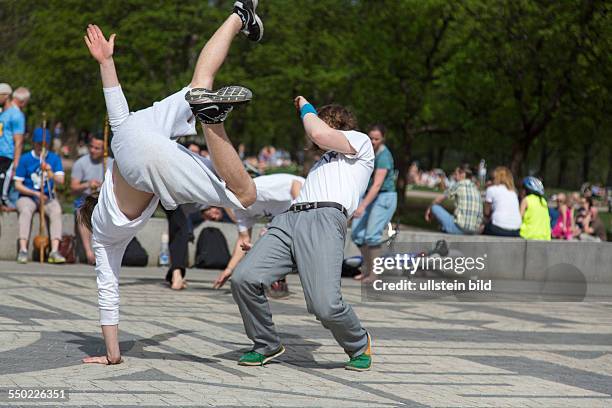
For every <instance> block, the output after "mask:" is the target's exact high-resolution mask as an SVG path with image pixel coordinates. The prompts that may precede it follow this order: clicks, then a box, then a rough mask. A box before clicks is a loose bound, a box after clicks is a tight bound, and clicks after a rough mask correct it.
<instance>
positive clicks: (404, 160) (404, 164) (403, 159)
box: [397, 120, 414, 208]
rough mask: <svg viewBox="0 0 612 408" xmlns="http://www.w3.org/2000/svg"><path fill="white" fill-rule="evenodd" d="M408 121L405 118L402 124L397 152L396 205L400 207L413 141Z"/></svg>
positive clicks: (402, 200)
mask: <svg viewBox="0 0 612 408" xmlns="http://www.w3.org/2000/svg"><path fill="white" fill-rule="evenodd" d="M409 123H410V122H409V121H408V120H406V121H405V122H404V126H403V132H402V134H403V140H402V147H403V148H402V150H401V152H398V153H399V154H398V159H399V160H398V162H397V164H398V166H397V169H398V172H399V176H398V177H397V194H398V207H399V208H402V206H403V205H404V203H405V201H406V187H407V185H406V175H407V174H408V169H409V168H410V161H411V160H412V142H413V141H414V133H413V132H412V129H411V128H410V125H409Z"/></svg>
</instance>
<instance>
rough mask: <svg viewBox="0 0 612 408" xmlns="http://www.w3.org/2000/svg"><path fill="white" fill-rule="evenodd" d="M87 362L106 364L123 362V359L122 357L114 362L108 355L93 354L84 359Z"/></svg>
mask: <svg viewBox="0 0 612 408" xmlns="http://www.w3.org/2000/svg"><path fill="white" fill-rule="evenodd" d="M82 361H83V363H85V364H104V365H115V364H121V363H123V359H122V358H121V357H120V358H119V360H118V361H116V362H112V361H110V360H109V359H108V357H107V356H92V357H85V358H84V359H83V360H82Z"/></svg>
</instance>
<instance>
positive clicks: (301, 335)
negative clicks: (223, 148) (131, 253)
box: [0, 262, 612, 407]
mask: <svg viewBox="0 0 612 408" xmlns="http://www.w3.org/2000/svg"><path fill="white" fill-rule="evenodd" d="M162 275H163V271H162V270H161V269H160V268H147V269H125V270H124V271H123V276H122V280H121V294H122V310H121V314H122V322H121V325H120V329H121V347H122V349H123V353H124V356H125V360H126V362H125V364H121V365H117V366H100V365H84V364H81V362H80V359H81V358H82V357H84V356H86V355H89V354H95V353H101V352H103V351H104V347H103V343H102V339H101V335H100V327H99V326H98V322H97V318H98V312H97V307H96V291H95V276H94V273H93V270H92V269H91V268H88V267H85V266H61V267H60V266H44V267H42V268H41V267H39V265H37V264H29V265H26V266H21V265H16V264H14V263H12V262H0V393H1V394H3V395H2V398H3V399H4V402H3V401H2V400H0V406H6V405H10V404H9V403H8V402H7V400H6V393H7V392H8V390H9V389H13V388H46V389H49V388H63V389H67V390H69V392H70V400H69V401H68V402H64V403H61V405H62V406H64V405H67V406H69V405H71V406H102V405H104V406H168V405H176V406H223V407H233V406H240V407H242V406H248V407H270V406H285V407H319V406H324V407H362V406H376V407H395V406H409V407H553V406H554V407H610V406H612V396H611V395H612V313H611V312H612V305H611V304H594V303H590V304H589V303H574V304H559V303H556V304H555V303H532V304H524V303H514V304H509V303H506V304H502V303H488V304H468V303H404V304H399V303H362V302H361V295H360V289H359V286H358V285H356V284H355V283H354V282H352V281H350V280H345V281H344V282H343V286H344V294H345V298H346V300H347V301H348V302H350V303H352V304H354V305H355V309H356V310H357V313H358V314H359V316H360V317H361V319H362V320H363V323H364V325H365V326H366V327H367V328H368V329H369V330H370V331H371V332H372V334H373V337H374V346H375V348H374V352H375V355H374V361H375V366H374V369H373V371H371V372H368V373H354V372H349V371H345V370H344V369H343V368H342V363H343V362H344V361H345V359H346V356H345V355H344V354H343V352H342V350H341V349H340V348H339V347H338V346H337V345H336V344H335V343H334V341H333V339H332V338H331V336H330V335H329V333H328V332H327V331H326V330H325V329H323V328H322V327H321V326H320V325H319V324H318V322H317V321H316V320H315V319H314V318H313V317H311V316H309V315H308V314H307V313H306V310H305V305H304V300H303V297H302V293H301V288H300V286H299V282H298V279H297V277H296V276H294V275H293V276H290V277H289V282H290V286H291V290H292V292H293V295H292V296H291V298H290V299H288V300H283V301H274V302H273V304H272V309H273V312H274V314H275V321H276V324H277V327H278V329H279V331H280V332H281V335H282V338H283V341H284V343H285V345H286V346H287V353H286V354H285V355H283V356H282V357H281V358H280V359H279V362H277V363H274V364H269V365H268V366H266V367H254V368H244V367H239V366H238V365H236V359H237V358H238V356H239V355H240V351H243V350H246V349H248V347H249V343H248V339H247V338H246V336H245V335H244V333H243V328H242V322H241V320H240V316H239V314H238V310H237V307H236V306H235V305H234V303H233V301H232V298H231V295H230V293H229V291H228V290H221V291H213V290H211V289H210V287H211V282H212V279H213V277H214V276H215V275H216V273H215V272H214V271H202V270H190V271H189V272H188V277H189V278H190V280H189V282H190V286H189V289H188V290H186V291H184V292H181V293H177V292H174V291H171V290H169V289H167V288H166V287H165V286H164V285H163V284H162V283H161V281H160V277H162ZM20 404H21V405H23V406H28V404H26V403H20ZM38 404H40V403H38ZM48 404H49V405H53V406H57V405H60V403H58V402H54V403H48Z"/></svg>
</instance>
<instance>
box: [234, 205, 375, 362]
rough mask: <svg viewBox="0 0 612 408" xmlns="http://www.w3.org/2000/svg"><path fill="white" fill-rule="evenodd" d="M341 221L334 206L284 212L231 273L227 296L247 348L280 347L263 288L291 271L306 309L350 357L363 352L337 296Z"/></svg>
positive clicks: (359, 333)
mask: <svg viewBox="0 0 612 408" xmlns="http://www.w3.org/2000/svg"><path fill="white" fill-rule="evenodd" d="M345 237H346V217H345V216H344V215H343V214H342V212H340V211H338V210H337V209H335V208H319V209H315V210H309V211H301V212H297V213H294V212H286V213H283V214H280V215H277V216H276V217H274V220H273V221H272V223H271V224H270V226H269V229H268V232H266V234H265V235H264V236H263V237H261V238H260V239H259V240H258V241H257V242H256V243H255V245H254V246H253V248H252V249H251V250H250V251H249V252H248V254H247V255H246V257H245V259H243V260H242V262H240V264H239V265H238V267H237V268H236V270H235V271H234V273H233V275H232V294H233V295H234V299H235V301H236V303H237V304H238V308H239V309H240V314H241V315H242V320H243V322H244V329H245V331H246V334H247V336H248V337H249V338H250V339H251V340H252V341H253V343H254V348H253V350H254V351H256V352H258V353H261V354H269V353H270V352H272V351H274V350H276V349H277V348H278V347H279V346H280V344H281V343H280V338H279V337H278V334H277V333H276V330H275V328H274V323H273V322H272V314H271V313H270V305H269V304H268V300H267V298H266V296H265V294H264V288H265V287H269V286H270V285H271V284H272V283H273V282H275V281H277V280H279V279H281V278H283V277H285V276H286V275H287V274H288V273H290V272H291V271H292V270H293V269H294V267H297V270H298V273H299V276H300V280H301V282H302V287H303V289H304V297H305V298H306V306H307V307H308V311H309V312H310V313H312V314H314V315H315V316H316V317H317V319H318V320H319V321H320V322H321V323H322V324H323V326H324V327H325V328H327V329H329V330H331V332H332V335H333V336H334V338H335V339H336V341H337V342H338V343H339V344H340V346H342V348H343V349H344V351H345V352H346V353H347V354H348V355H349V356H351V357H353V356H356V355H359V354H361V353H363V352H364V351H365V349H366V347H367V334H366V331H365V330H364V328H363V327H362V326H361V322H360V321H359V319H358V318H357V315H356V314H355V312H354V311H353V309H352V308H351V307H350V306H349V305H347V304H346V303H344V301H343V300H342V294H341V293H340V276H341V273H342V260H343V258H344V241H345Z"/></svg>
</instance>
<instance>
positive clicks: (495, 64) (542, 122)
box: [454, 0, 609, 175]
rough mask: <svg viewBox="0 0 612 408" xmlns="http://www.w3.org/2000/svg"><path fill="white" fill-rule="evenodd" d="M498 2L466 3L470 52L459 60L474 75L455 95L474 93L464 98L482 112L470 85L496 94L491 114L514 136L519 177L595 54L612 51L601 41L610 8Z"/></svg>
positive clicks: (590, 3) (591, 0)
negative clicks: (536, 142) (538, 139)
mask: <svg viewBox="0 0 612 408" xmlns="http://www.w3.org/2000/svg"><path fill="white" fill-rule="evenodd" d="M496 5H497V7H491V6H490V3H488V2H467V3H463V4H462V6H461V7H462V8H463V10H465V12H466V15H467V16H469V17H471V18H470V24H469V25H467V26H466V27H467V30H466V31H465V37H464V38H463V41H465V49H464V51H467V52H462V53H461V54H460V59H459V60H457V61H455V62H454V64H455V66H456V67H459V66H461V67H463V69H464V70H466V71H467V72H468V74H467V79H468V80H467V81H462V82H460V83H457V88H456V94H457V95H468V97H467V98H461V96H460V97H459V99H461V100H462V104H463V106H464V108H465V109H466V111H471V113H472V115H475V116H477V117H478V116H479V115H478V109H479V106H482V103H483V99H482V96H481V95H480V96H478V95H474V93H473V92H470V90H469V89H468V88H471V89H473V88H474V87H480V89H479V90H482V91H484V94H485V95H491V96H492V97H491V98H490V99H489V100H486V99H485V102H488V104H489V107H488V109H487V110H488V111H489V112H490V115H487V116H489V117H490V118H494V120H495V122H498V123H501V125H502V126H503V127H505V130H503V129H502V131H501V133H504V134H506V135H508V136H510V137H511V138H512V146H511V154H510V167H511V170H512V171H513V173H514V174H515V175H520V174H521V173H522V165H523V162H524V161H525V159H526V158H527V154H528V152H529V149H530V147H531V146H532V145H533V143H534V142H535V141H536V139H537V138H538V137H539V136H540V135H541V134H542V133H543V132H544V131H545V130H546V128H547V127H548V126H549V125H550V123H551V122H552V121H553V120H554V119H555V116H556V115H557V114H558V113H559V109H560V107H561V106H563V105H564V104H566V103H568V99H569V94H570V93H571V92H572V90H573V89H574V88H581V87H582V84H581V83H580V80H581V79H582V78H583V77H581V75H580V74H581V72H584V71H588V67H589V65H590V64H592V61H591V59H592V58H595V59H602V58H606V57H605V53H606V52H607V53H608V54H609V49H607V51H606V48H605V47H603V45H604V43H602V40H603V39H604V37H603V34H604V30H605V29H606V25H607V24H609V18H608V17H607V9H608V8H609V5H608V4H607V3H606V2H605V1H596V0H584V1H580V0H574V1H566V2H537V1H529V0H519V1H504V2H499V3H496ZM485 77H489V78H490V79H491V80H489V81H483V78H485ZM483 87H484V89H483ZM483 117H486V116H483V115H480V119H483ZM489 125H490V124H489ZM482 126H484V127H487V126H488V124H487V123H482Z"/></svg>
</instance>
